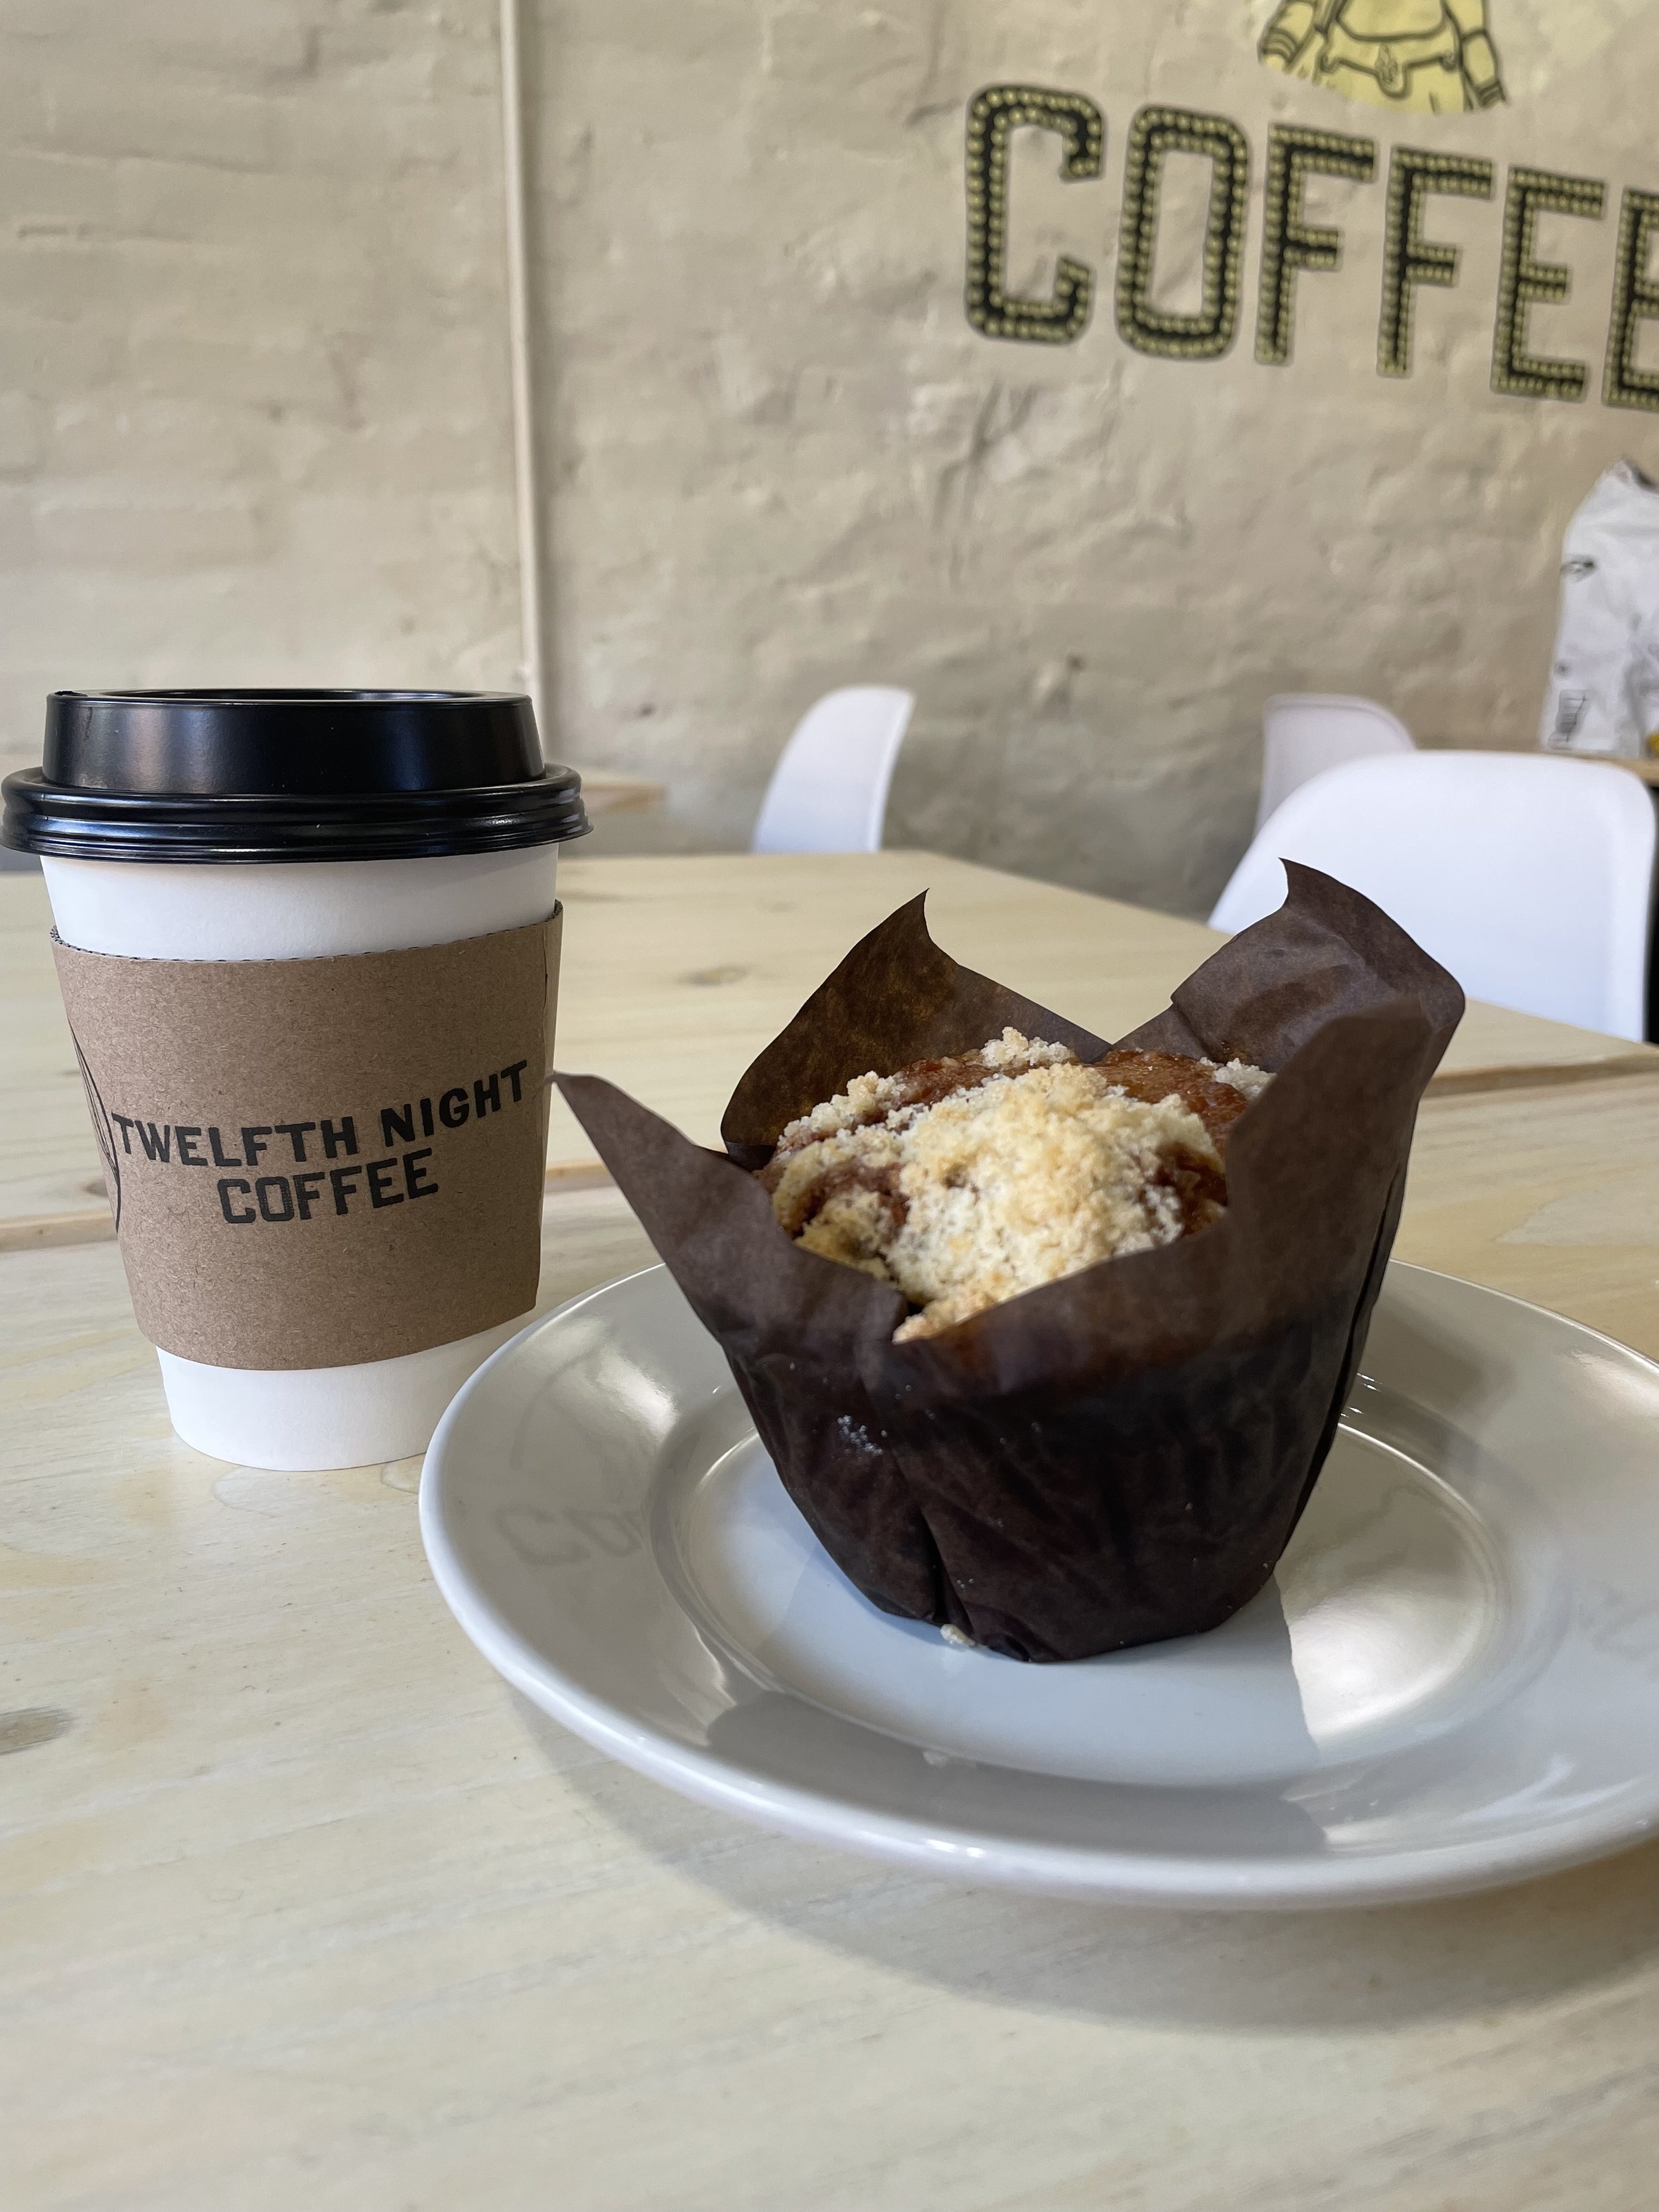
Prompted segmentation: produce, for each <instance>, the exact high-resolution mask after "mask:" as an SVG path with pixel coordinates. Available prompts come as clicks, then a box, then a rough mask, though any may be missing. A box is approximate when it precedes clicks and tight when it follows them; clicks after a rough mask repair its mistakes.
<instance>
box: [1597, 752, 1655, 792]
mask: <svg viewBox="0 0 1659 2212" xmlns="http://www.w3.org/2000/svg"><path fill="white" fill-rule="evenodd" d="M1585 757H1589V756H1585ZM1603 757H1605V758H1607V759H1608V760H1610V761H1611V762H1612V763H1613V767H1614V768H1624V769H1629V770H1630V772H1631V774H1632V775H1639V776H1640V777H1641V779H1642V781H1643V782H1644V783H1647V784H1652V785H1654V786H1656V787H1659V760H1625V759H1622V758H1620V757H1617V756H1615V755H1613V754H1607V755H1605V756H1603Z"/></svg>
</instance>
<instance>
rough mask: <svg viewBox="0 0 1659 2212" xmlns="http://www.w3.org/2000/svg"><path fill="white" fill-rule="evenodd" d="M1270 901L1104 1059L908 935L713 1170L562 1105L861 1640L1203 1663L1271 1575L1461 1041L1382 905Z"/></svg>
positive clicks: (839, 988) (663, 1129) (642, 1125)
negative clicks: (1164, 1644)
mask: <svg viewBox="0 0 1659 2212" xmlns="http://www.w3.org/2000/svg"><path fill="white" fill-rule="evenodd" d="M1287 873H1288V875H1289V877H1290V884H1291V890H1290V896H1289V897H1288V899H1287V900H1286V902H1285V906H1284V907H1283V908H1281V909H1280V911H1279V913H1278V914H1276V915H1270V916H1269V917H1268V918H1267V920H1266V921H1261V922H1259V923H1257V924H1256V925H1255V927H1253V928H1251V929H1248V930H1245V931H1243V932H1241V933H1240V934H1239V935H1238V936H1237V937H1235V938H1234V939H1231V941H1230V942H1229V943H1227V944H1226V945H1223V946H1222V948H1221V949H1220V951H1218V952H1217V953H1216V954H1215V955H1214V956H1213V957H1212V958H1211V959H1210V960H1208V961H1206V963H1204V965H1203V966H1202V967H1201V968H1200V969H1197V970H1196V971H1195V972H1194V974H1193V975H1190V976H1188V979H1187V981H1185V982H1184V983H1183V984H1182V986H1181V987H1179V989H1178V990H1177V991H1176V993H1175V994H1174V997H1173V1000H1172V1001H1171V1003H1170V1006H1168V1007H1167V1008H1166V1009H1165V1010H1164V1012H1162V1013H1160V1014H1158V1015H1156V1016H1155V1017H1154V1018H1152V1020H1151V1021H1149V1022H1147V1023H1146V1024H1143V1025H1142V1026H1141V1027H1140V1028H1139V1030H1135V1031H1134V1032H1133V1034H1132V1035H1131V1036H1127V1037H1126V1038H1122V1039H1120V1040H1119V1041H1118V1042H1117V1043H1116V1044H1115V1045H1114V1044H1112V1043H1111V1042H1109V1041H1108V1040H1107V1039H1106V1038H1103V1037H1100V1036H1095V1035H1094V1034H1093V1033H1092V1032H1091V1031H1090V1030H1087V1029H1086V1028H1085V1027H1083V1026H1082V1025H1080V1024H1077V1023H1074V1022H1072V1021H1070V1020H1068V1019H1067V1018H1066V1017H1065V1016H1063V1015H1061V1014H1060V1013H1057V1012H1054V1010H1053V1009H1051V1008H1047V1007H1043V1006H1038V1005H1036V1004H1035V1003H1034V1002H1033V1001H1031V1000H1028V999H1025V998H1024V997H1022V996H1021V995H1020V994H1018V993H1017V992H1014V991H1012V990H1010V989H1009V988H1008V987H1006V986H1005V985H1002V984H1000V983H997V982H995V981H993V980H992V979H990V978H989V977H987V976H984V975H976V974H975V972H974V971H973V970H972V969H967V968H963V967H961V966H959V965H958V963H957V962H955V961H953V960H952V959H951V958H950V957H949V955H948V954H946V953H945V952H944V951H942V950H941V949H940V948H939V946H938V945H935V944H934V942H933V939H932V937H931V936H930V935H929V933H928V931H927V923H926V920H925V917H924V914H923V909H922V902H921V901H920V900H915V901H913V902H911V903H910V904H909V905H908V906H906V907H903V908H900V909H899V911H898V912H897V913H896V914H895V915H891V916H890V917H889V919H888V920H887V921H885V922H884V923H882V924H881V926H880V927H878V928H877V929H875V930H873V931H872V932H871V933H870V934H869V936H867V937H866V938H865V939H862V940H861V941H860V943H859V944H858V945H854V948H853V950H852V951H850V952H849V953H848V955H847V957H845V958H844V959H843V960H842V962H841V963H840V965H839V966H838V967H837V968H836V969H835V970H834V972H833V973H832V974H831V975H829V976H828V977H827V978H826V979H825V981H823V984H821V985H820V986H819V987H818V989H817V990H816V991H815V992H814V993H813V994H812V995H811V998H809V999H808V1000H807V1001H806V1003H805V1005H804V1006H802V1007H801V1009H800V1011H799V1013H798V1014H797V1015H796V1016H795V1018H794V1019H793V1021H791V1022H790V1023H789V1024H787V1027H786V1028H785V1029H784V1030H782V1032H781V1034H780V1035H779V1036H777V1037H776V1038H775V1040H774V1041H773V1042H772V1043H771V1044H770V1045H769V1046H768V1047H767V1048H766V1049H765V1051H764V1052H763V1053H762V1054H760V1056H759V1058H758V1059H757V1060H756V1061H755V1062H754V1063H753V1065H752V1066H750V1068H749V1070H748V1071H747V1073H745V1074H744V1076H743V1078H742V1079H741V1080H740V1081H739V1083H738V1087H737V1089H736V1091H734V1093H733V1095H732V1101H731V1103H730V1104H729V1106H728V1107H727V1109H726V1117H725V1121H724V1122H723V1124H722V1135H723V1137H724V1139H725V1143H726V1154H725V1155H724V1156H722V1155H721V1154H720V1153H717V1152H707V1151H704V1150H703V1149H702V1147H701V1146H697V1145H695V1144H693V1143H692V1142H691V1141H690V1139H688V1138H686V1137H684V1136H683V1135H682V1134H681V1133H679V1132H678V1130H677V1129H674V1128H672V1127H671V1126H670V1125H669V1124H668V1123H666V1122H665V1121H661V1120H660V1119H659V1117H658V1116H657V1115H653V1114H652V1113H650V1112H648V1111H647V1109H645V1108H644V1107H642V1106H641V1105H639V1104H638V1103H636V1102H635V1101H634V1100H632V1099H630V1098H629V1097H626V1096H625V1094H624V1093H623V1092H621V1091H617V1090H616V1089H615V1088H614V1087H613V1086H612V1085H610V1084H607V1083H604V1082H602V1081H600V1080H599V1079H598V1078H595V1077H592V1076H560V1077H559V1078H558V1081H559V1082H560V1084H561V1085H562V1089H563V1091H564V1095H565V1097H566V1098H567V1099H568V1103H569V1104H570V1105H571V1107H572V1109H574V1112H575V1114H576V1115H577V1117H578V1119H579V1120H580V1121H581V1123H582V1124H583V1126H584V1127H585V1128H586V1130H587V1132H588V1133H589V1134H590V1136H591V1137H592V1139H593V1142H594V1144H595V1146H597V1147H598V1149H599V1153H600V1155H601V1157H602V1158H603V1159H604V1160H605V1164H606V1165H607V1166H608V1167H609V1168H610V1170H611V1173H612V1175H613V1176H615V1177H616V1180H617V1183H618V1184H619V1185H620V1186H621V1188H622V1189H623V1192H624V1193H625V1194H626V1195H627V1197H628V1198H629V1200H630V1202H631V1203H632V1205H633V1206H634V1208H635V1212H636V1213H637V1214H638V1216H639V1218H640V1219H641V1223H642V1224H643V1225H644V1227H645V1229H646V1231H647V1233H648V1234H649V1236H650V1237H651V1238H652V1241H653V1243H654V1244H655V1245H656V1248H657V1249H658V1251H659V1253H660V1254H661V1255H662V1257H663V1259H664V1260H665V1262H666V1263H667V1265H668V1267H670V1268H671V1271H672V1273H673V1274H674V1277H675V1279H676V1281H677V1282H678V1285H679V1286H680V1288H681V1290H682V1291H683V1292H684V1296H685V1297H686V1299H687V1301H688V1303H689V1304H690V1306H691V1308H692V1310H694V1312H695V1313H696V1316H698V1318H699V1319H700V1320H701V1321H702V1323H703V1325H704V1326H705V1327H706V1328H708V1330H709V1331H710V1333H711V1334H713V1335H714V1337H715V1338H716V1340H718V1341H719V1343H720V1346H721V1348H722V1350H723V1351H724V1352H725V1354H726V1358H727V1360H728V1362H729V1363H730V1365H731V1368H732V1375H733V1376H734V1377H735V1379H736V1381H737V1383H738V1388H739V1389H740V1390H741V1391H742V1393H743V1396H744V1401H745V1402H746V1404H747V1406H748V1407H749V1410H750V1413H751V1414H752V1416H753V1418H754V1421H755V1425H756V1427H757V1431H759V1435H760V1438H761V1441H762V1442H763V1444H764V1446H765V1448H766V1449H767V1451H768V1452H769V1455H770V1456H771V1459H772V1462H773V1464H774V1465H775V1468H776V1469H777V1472H778V1474H779V1477H780V1479H781V1481H782V1483H783V1485H784V1487H785V1488H786V1490H787V1492H788V1494H789V1496H790V1498H792V1499H793V1501H794V1503H795V1504H796V1505H797V1506H798V1507H799V1510H800V1512H801V1514H802V1515H803V1516H804V1517H805V1521H806V1522H807V1524H808V1525H809V1527H810V1528H811V1530H812V1532H813V1534H815V1535H816V1536H817V1539H818V1541H819V1542H820V1543H821V1544H822V1545H823V1547H824V1549H825V1551H826V1552H827V1553H829V1557H830V1558H831V1559H833V1560H834V1562H835V1563H836V1565H837V1566H838V1567H839V1568H840V1569H841V1571H842V1573H843V1574H844V1575H845V1576H846V1577H848V1581H849V1582H850V1583H852V1584H853V1585H854V1587H855V1588H856V1589H858V1590H859V1591H860V1592H861V1593H862V1594H863V1595H864V1596H865V1597H866V1599H868V1600H869V1601H870V1602H871V1603H872V1605H874V1606H876V1607H879V1608H881V1609H882V1610H884V1611H885V1612H888V1613H896V1614H899V1615H902V1616H904V1617H905V1618H908V1619H909V1620H917V1621H926V1622H930V1623H932V1624H933V1626H934V1627H936V1628H939V1629H940V1630H941V1631H944V1630H948V1631H949V1632H950V1637H951V1640H952V1641H953V1642H957V1643H960V1642H963V1641H965V1642H967V1643H969V1644H975V1645H977V1646H979V1647H980V1648H981V1649H982V1650H989V1651H992V1652H995V1653H998V1654H1000V1655H1002V1656H1006V1657H1008V1658H1012V1659H1020V1660H1029V1661H1035V1662H1044V1663H1048V1662H1061V1661H1070V1660H1079V1659H1086V1658H1089V1657H1091V1656H1096V1655H1097V1654H1100V1653H1103V1652H1109V1651H1114V1650H1121V1649H1123V1648H1125V1647H1126V1646H1129V1645H1133V1644H1148V1643H1152V1642H1156V1641H1158V1640H1159V1639H1160V1638H1166V1637H1173V1636H1184V1635H1191V1634H1195V1633H1198V1632H1201V1631H1203V1630H1205V1629H1208V1628H1212V1627H1214V1626H1217V1625H1218V1624H1219V1623H1220V1622H1222V1621H1224V1620H1227V1619H1228V1618H1229V1617H1230V1616H1231V1614H1233V1613H1236V1612H1237V1610H1238V1608H1239V1607H1241V1606H1243V1605H1244V1604H1245V1603H1247V1602H1248V1601H1249V1600H1250V1599H1251V1598H1253V1597H1254V1596H1255V1595H1256V1594H1257V1592H1258V1591H1259V1590H1261V1588H1262V1586H1263V1584H1264V1583H1266V1582H1267V1579H1268V1578H1269V1577H1270V1576H1271V1575H1272V1573H1273V1568H1274V1565H1276V1563H1277V1561H1278V1559H1279V1555H1280V1553H1282V1552H1283V1550H1284V1547H1285V1543H1286V1542H1287V1541H1288V1540H1289V1538H1290V1535H1291V1531H1292V1530H1293V1528H1295V1526H1296V1523H1297V1518H1298V1516H1300V1514H1301V1512H1302V1510H1303V1508H1304V1505H1305V1504H1306V1503H1307V1500H1308V1498H1309V1495H1310V1492H1311V1491H1312V1488H1313V1486H1314V1484H1315V1482H1316V1480H1317V1479H1318V1476H1319V1472H1320V1468H1321V1467H1322V1465H1323V1463H1324V1460H1325V1456H1326V1454H1327V1452H1328V1449H1329V1448H1330V1443H1331V1440H1332V1437H1334V1434H1335V1431H1336V1427H1337V1424H1338V1421H1339V1419H1340V1416H1341V1412H1342V1407H1343V1404H1344V1402H1345V1400H1346V1394H1347V1391H1348V1389H1349V1388H1350V1387H1351V1385H1352V1381H1353V1378H1354V1376H1355V1375H1356V1374H1357V1372H1358V1363H1359V1360H1360V1358H1361V1357H1362V1355H1363V1352H1364V1342H1365V1331H1366V1328H1367V1326H1368V1324H1369V1322H1370V1313H1371V1309H1372V1306H1373V1304H1374V1303H1375V1300H1376V1296H1377V1292H1378V1291H1379V1289H1380V1288H1381V1285H1382V1281H1383V1269H1384V1267H1385V1266H1386V1264H1387V1261H1388V1255H1389V1246H1390V1244H1391V1243H1392V1241H1393V1237H1394V1232H1395V1225H1396V1223H1397V1221H1398V1218H1399V1212H1400V1205H1401V1195H1402V1193H1403V1190H1404V1187H1405V1173H1406V1162H1407V1154H1408V1152H1409V1149H1410V1145H1411V1138H1412V1130H1413V1121H1414V1119H1415V1115H1416V1111H1417V1105H1418V1101H1419V1098H1420V1097H1421V1095H1422V1091H1423V1088H1424V1086H1425V1084H1426V1083H1427V1081H1428V1079H1429V1077H1430V1075H1431V1073H1432V1072H1433V1070H1434V1067H1435V1066H1436V1065H1437V1062H1438V1060H1439V1059H1440V1056H1441V1054H1442V1053H1443V1051H1444V1049H1445V1047H1446V1044H1447V1042H1449V1038H1450V1036H1451V1033H1452V1030H1454V1028H1455V1025H1456V1022H1457V1019H1458V1018H1459V1016H1460V1014H1461V1013H1462V994H1461V993H1460V992H1459V990H1458V988H1457V986H1456V984H1455V982H1454V981H1452V979H1451V977H1450V976H1449V975H1447V974H1446V973H1445V971H1444V970H1443V969H1441V968H1439V967H1438V966H1437V964H1436V963H1434V962H1433V961H1432V960H1431V959H1430V958H1429V957H1428V956H1427V955H1426V954H1425V952H1424V951H1422V950H1421V948H1420V947H1419V946H1418V945H1414V944H1413V942H1412V940H1411V939H1410V938H1408V937H1407V935H1406V934H1405V933H1404V932H1403V931H1402V930H1401V929H1400V928H1399V927H1397V926H1396V925H1395V923H1394V922H1392V921H1389V918H1388V916H1387V915H1384V914H1383V913H1382V912H1381V911H1380V910H1379V909H1378V908H1376V907H1375V906H1373V905H1371V904H1370V902H1369V901H1368V900H1366V899H1364V898H1363V897H1361V896H1359V894H1358V892H1355V891H1352V890H1349V889H1348V888H1347V887H1346V886H1345V885H1343V884H1338V883H1335V882H1334V881H1333V880H1332V879H1331V878H1329V877H1327V876H1322V875H1321V874H1319V873H1318V872H1316V871H1315V870H1313V869H1309V868H1303V867H1298V866H1294V865H1288V864H1287Z"/></svg>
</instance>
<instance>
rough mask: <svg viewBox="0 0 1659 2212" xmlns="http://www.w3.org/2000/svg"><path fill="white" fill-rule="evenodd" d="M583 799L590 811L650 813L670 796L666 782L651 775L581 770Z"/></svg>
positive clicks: (594, 813) (599, 769) (595, 813)
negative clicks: (658, 780) (655, 781)
mask: <svg viewBox="0 0 1659 2212" xmlns="http://www.w3.org/2000/svg"><path fill="white" fill-rule="evenodd" d="M576 773H577V775H580V778H581V780H582V801H583V804H584V805H586V808H587V811H588V812H589V813H590V814H592V815H601V814H647V813H649V812H650V811H651V809H652V808H653V806H660V805H662V803H663V801H664V799H666V798H667V796H668V787H667V785H666V784H662V783H653V781H651V779H650V777H649V776H644V775H613V774H612V773H611V770H610V769H605V768H592V769H589V768H583V769H577V771H576Z"/></svg>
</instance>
